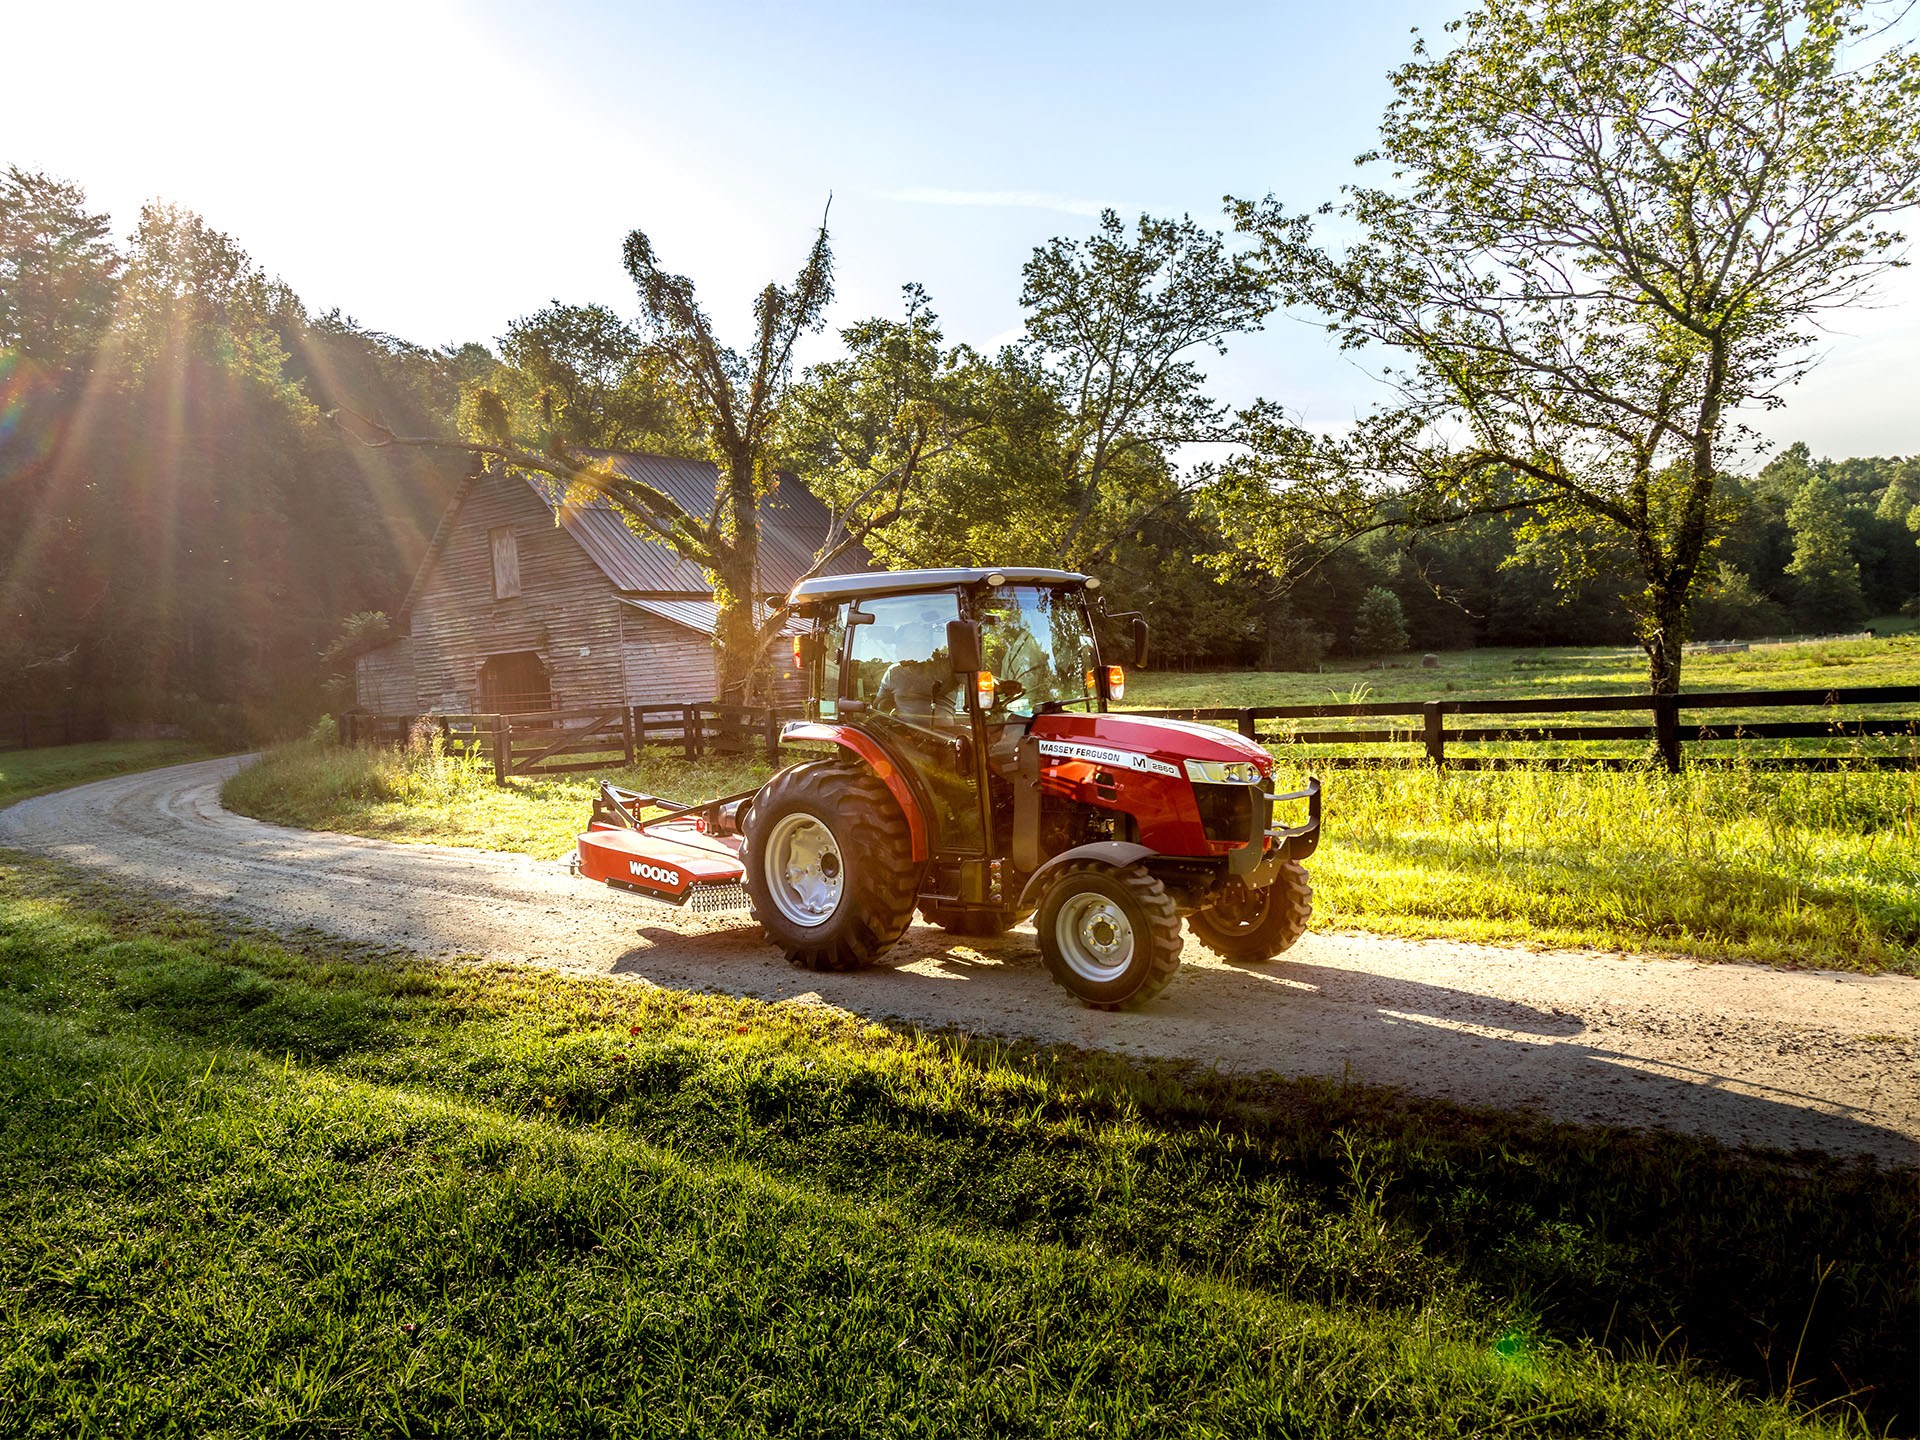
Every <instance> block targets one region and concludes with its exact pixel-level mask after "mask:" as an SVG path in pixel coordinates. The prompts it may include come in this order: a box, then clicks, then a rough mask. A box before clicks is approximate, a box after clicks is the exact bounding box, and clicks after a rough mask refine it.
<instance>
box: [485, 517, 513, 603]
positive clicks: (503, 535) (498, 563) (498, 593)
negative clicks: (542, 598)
mask: <svg viewBox="0 0 1920 1440" xmlns="http://www.w3.org/2000/svg"><path fill="white" fill-rule="evenodd" d="M487 538H488V539H489V540H491V541H492V542H493V598H494V599H496V600H511V599H513V598H514V596H516V595H518V594H519V593H520V546H519V544H518V543H517V542H516V541H515V540H514V538H513V527H512V526H509V525H500V526H497V527H495V528H494V529H492V530H489V531H488V532H487Z"/></svg>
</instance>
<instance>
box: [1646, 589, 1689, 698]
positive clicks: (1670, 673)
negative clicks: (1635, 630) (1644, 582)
mask: <svg viewBox="0 0 1920 1440" xmlns="http://www.w3.org/2000/svg"><path fill="white" fill-rule="evenodd" d="M1648 592H1649V593H1648V600H1649V608H1648V612H1647V614H1646V615H1645V616H1644V617H1643V618H1642V620H1641V622H1640V648H1641V649H1643V650H1645V651H1646V652H1647V688H1648V689H1649V690H1650V691H1651V692H1652V693H1653V694H1655V695H1678V694H1679V693H1680V661H1681V658H1682V656H1683V654H1684V647H1685V645H1686V639H1687V596H1686V591H1685V590H1684V589H1680V588H1678V587H1675V586H1672V585H1666V584H1660V583H1655V584H1653V585H1651V586H1649V587H1648Z"/></svg>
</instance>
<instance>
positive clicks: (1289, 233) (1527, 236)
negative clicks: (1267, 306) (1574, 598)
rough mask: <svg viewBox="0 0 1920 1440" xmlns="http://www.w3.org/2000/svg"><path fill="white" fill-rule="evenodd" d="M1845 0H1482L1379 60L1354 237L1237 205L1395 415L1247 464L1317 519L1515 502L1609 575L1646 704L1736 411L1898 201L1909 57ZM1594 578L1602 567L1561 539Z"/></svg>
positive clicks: (1802, 334) (1792, 348) (1265, 260)
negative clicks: (1441, 40)
mask: <svg viewBox="0 0 1920 1440" xmlns="http://www.w3.org/2000/svg"><path fill="white" fill-rule="evenodd" d="M1866 9H1867V3H1866V0H1797V3H1790V0H1690V3H1688V4H1685V5H1676V4H1673V3H1671V0H1481V3H1480V4H1479V5H1478V7H1477V8H1476V9H1475V10H1474V11H1473V12H1472V13H1471V14H1470V15H1469V16H1467V17H1466V18H1465V19H1464V20H1460V21H1455V22H1453V23H1452V24H1451V25H1449V27H1448V32H1449V34H1451V35H1453V36H1454V37H1456V39H1455V44H1454V47H1453V48H1452V49H1451V50H1449V51H1447V52H1446V53H1445V54H1442V55H1439V56H1433V55H1430V54H1429V53H1428V51H1427V49H1426V47H1425V44H1424V42H1421V43H1419V44H1417V45H1416V47H1415V57H1414V59H1413V60H1412V61H1410V62H1409V63H1407V64H1406V65H1404V66H1402V67H1401V68H1400V69H1399V70H1398V71H1396V72H1395V73H1394V75H1393V77H1392V78H1393V85H1394V90H1395V95H1396V98H1395V100H1394V101H1393V103H1392V104H1391V106H1390V107H1389V108H1388V110H1387V113H1386V116H1385V118H1384V120H1383V123H1382V128H1381V143H1380V148H1379V150H1378V151H1377V152H1375V153H1374V154H1371V155H1368V156H1363V157H1361V158H1362V161H1363V162H1369V161H1371V162H1384V163H1385V164H1387V165H1389V166H1390V167H1391V170H1392V188H1381V187H1371V186H1362V187H1357V188H1353V189H1351V190H1349V191H1348V198H1347V200H1346V202H1345V203H1344V204H1342V205H1341V206H1340V207H1339V208H1338V210H1337V211H1334V210H1332V208H1331V207H1325V208H1323V210H1322V212H1321V213H1322V214H1323V215H1326V214H1334V215H1336V216H1337V218H1338V220H1339V222H1340V223H1341V224H1343V225H1346V226H1351V227H1353V228H1354V229H1356V230H1357V231H1358V232H1359V235H1360V238H1359V239H1358V240H1357V241H1356V242H1355V243H1353V244H1352V245H1351V246H1350V247H1348V248H1347V249H1346V250H1345V251H1344V252H1343V253H1334V252H1331V251H1329V250H1326V249H1323V248H1321V247H1320V246H1319V245H1317V244H1316V243H1315V234H1314V218H1313V217H1310V216H1306V215H1296V214H1291V213H1288V212H1287V211H1286V210H1284V208H1283V207H1282V206H1281V205H1280V204H1278V203H1277V202H1276V201H1274V200H1273V199H1272V198H1271V197H1269V198H1268V199H1267V200H1265V201H1262V202H1247V201H1235V202H1232V204H1233V210H1234V213H1235V214H1236V216H1237V218H1238V223H1239V224H1240V226H1241V227H1242V228H1243V229H1244V230H1246V231H1248V232H1250V233H1252V234H1254V235H1255V236H1257V237H1258V238H1259V241H1260V244H1261V247H1262V248H1261V254H1260V260H1261V263H1262V264H1263V266H1264V268H1265V270H1266V273H1267V275H1268V276H1269V278H1270V280H1271V283H1272V285H1273V287H1274V289H1275V291H1276V293H1277V294H1278V295H1280V296H1281V297H1282V298H1283V299H1284V300H1285V301H1286V302H1287V303H1288V304H1290V305H1296V306H1304V307H1309V308H1312V309H1314V310H1317V311H1319V312H1321V313H1322V314H1324V315H1325V316H1327V317H1329V322H1330V323H1329V328H1330V329H1331V330H1332V331H1333V332H1334V333H1335V334H1337V335H1338V336H1339V338H1340V341H1341V343H1342V344H1343V345H1344V346H1348V347H1358V346H1365V345H1378V346H1383V347H1386V348H1387V349H1389V350H1391V351H1392V352H1394V353H1395V355H1396V356H1397V357H1398V368H1395V369H1393V370H1390V371H1389V372H1388V376H1389V379H1390V380H1391V382H1392V384H1393V385H1394V386H1395V387H1396V389H1397V391H1398V399H1397V401H1396V402H1395V403H1393V404H1391V405H1389V406H1387V407H1385V408H1383V409H1382V410H1380V411H1378V412H1375V413H1373V414H1371V415H1369V416H1367V417H1365V418H1364V419H1363V420H1362V421H1361V422H1360V423H1359V424H1358V425H1357V426H1356V427H1355V429H1354V430H1353V432H1352V433H1351V434H1349V435H1346V436H1340V437H1327V436H1319V437H1315V436H1305V435H1302V434H1299V433H1289V432H1287V431H1286V430H1285V429H1284V427H1276V428H1275V430H1274V434H1273V436H1271V437H1270V438H1273V439H1277V441H1278V443H1275V444H1271V445H1269V446H1268V447H1267V450H1266V453H1264V454H1261V455H1257V456H1256V457H1254V460H1253V462H1252V464H1253V466H1254V468H1255V469H1256V471H1257V472H1258V473H1259V474H1260V475H1261V477H1262V478H1263V479H1264V480H1266V481H1268V482H1271V483H1275V484H1279V485H1282V486H1290V487H1292V488H1293V489H1294V490H1296V491H1297V492H1298V494H1297V495H1296V496H1294V497H1292V500H1291V501H1289V498H1288V497H1286V496H1282V497H1280V500H1279V502H1278V503H1280V504H1282V505H1285V504H1288V503H1292V504H1293V506H1294V508H1295V511H1296V512H1297V513H1298V514H1299V515H1300V516H1303V517H1306V518H1313V519H1318V520H1321V521H1324V522H1326V523H1327V524H1330V525H1333V526H1335V527H1347V528H1349V529H1356V530H1357V529H1362V528H1366V527H1368V526H1372V525H1378V524H1416V525H1419V524H1426V525H1436V524H1444V523H1447V522H1449V521H1451V520H1454V519H1457V518H1458V517H1460V516H1462V515H1466V514H1471V513H1476V512H1487V511H1503V510H1504V511H1508V512H1518V511H1524V512H1526V513H1528V514H1529V515H1530V517H1531V521H1532V525H1533V527H1534V534H1535V535H1536V537H1537V538H1546V537H1548V536H1550V535H1551V534H1552V533H1554V532H1559V533H1560V534H1562V535H1565V536H1571V535H1573V534H1575V533H1576V532H1581V531H1584V532H1586V533H1588V534H1590V535H1594V536H1597V537H1599V539H1600V540H1601V541H1602V542H1604V543H1606V544H1608V545H1610V547H1611V549H1612V551H1613V552H1615V554H1617V556H1618V559H1619V560H1620V561H1622V562H1624V563H1626V564H1629V565H1631V566H1632V570H1633V573H1634V575H1635V576H1636V580H1637V584H1638V591H1637V593H1636V595H1635V596H1634V601H1633V603H1634V606H1635V611H1636V624H1637V631H1638V638H1639V640H1640V643H1641V645H1642V646H1643V647H1644V649H1645V650H1646V653H1647V660H1648V679H1649V683H1650V685H1651V688H1652V689H1653V690H1654V691H1655V692H1656V693H1668V692H1672V691H1675V690H1677V689H1678V687H1679V683H1680V665H1681V653H1682V650H1681V647H1682V642H1683V641H1684V639H1685V636H1686V611H1687V602H1688V598H1689V595H1690V593H1691V590H1692V587H1693V584H1694V582H1695V579H1696V577H1697V576H1698V575H1699V574H1700V572H1701V566H1702V563H1703V561H1704V560H1705V559H1706V557H1707V556H1708V554H1709V552H1710V549H1711V546H1712V544H1713V541H1714V539H1715V536H1716V534H1717V531H1718V526H1719V524H1720V522H1721V521H1722V519H1723V518H1724V516H1723V514H1722V509H1721V499H1722V497H1721V494H1720V485H1721V481H1722V479H1723V477H1724V474H1725V466H1726V464H1727V461H1728V457H1729V456H1730V455H1731V454H1732V453H1733V452H1734V451H1735V450H1736V449H1737V448H1738V447H1739V446H1740V445H1741V444H1742V443H1743V442H1744V441H1745V440H1746V439H1748V438H1749V432H1748V431H1747V430H1746V429H1745V427H1744V426H1743V425H1742V424H1741V423H1740V421H1739V412H1740V411H1741V410H1742V409H1743V408H1752V407H1756V406H1759V407H1765V406H1772V405H1777V404H1779V403H1781V402H1782V393H1781V392H1782V391H1783V390H1784V388H1785V387H1786V386H1788V385H1789V384H1791V383H1792V382H1793V381H1794V380H1795V379H1797V378H1798V377H1799V376H1800V375H1801V374H1802V373H1804V371H1805V370H1806V369H1807V368H1808V366H1809V365H1811V364H1812V362H1813V360H1814V358H1815V354H1814V351H1813V349H1812V346H1811V343H1810V342H1811V338H1812V325H1813V322H1814V321H1815V319H1816V317H1817V316H1819V315H1820V314H1821V313H1822V312H1823V311H1826V310H1829V309H1831V308H1833V307H1836V306H1840V305H1844V304H1846V303H1848V302H1850V301H1853V300H1856V299H1858V298H1859V297H1860V296H1861V295H1862V293H1863V292H1864V291H1865V290H1866V289H1867V287H1868V286H1869V284H1870V282H1871V281H1872V280H1873V279H1874V277H1875V276H1876V275H1877V274H1878V273H1879V272H1880V271H1882V270H1884V269H1885V268H1887V267H1888V266H1890V265H1894V264H1898V263H1901V262H1900V259H1899V255H1900V251H1899V246H1900V243H1901V240H1902V237H1901V236H1900V235H1899V234H1898V233H1897V232H1896V231H1895V230H1893V229H1892V228H1891V217H1893V216H1895V215H1896V214H1897V213H1899V212H1901V211H1903V210H1905V209H1907V208H1909V207H1910V206H1912V205H1913V204H1914V203H1915V200H1916V197H1917V196H1920V59H1916V57H1915V56H1914V55H1913V54H1912V53H1911V52H1910V51H1908V50H1906V49H1903V48H1892V49H1888V50H1886V51H1885V52H1884V53H1882V54H1880V55H1879V56H1878V57H1877V58H1874V59H1871V60H1869V61H1867V62H1866V63H1865V64H1863V65H1860V66H1858V67H1857V68H1853V69H1848V68H1846V66H1845V64H1844V63H1843V60H1844V58H1845V55H1846V53H1847V51H1848V50H1849V47H1852V46H1856V45H1860V46H1865V45H1869V44H1870V43H1871V41H1870V38H1869V36H1868V34H1867V26H1866V23H1865V20H1864V19H1863V16H1864V15H1865V12H1866ZM1566 549H1567V552H1568V553H1569V555H1571V556H1573V558H1576V559H1579V558H1582V557H1583V556H1584V559H1585V561H1586V564H1587V566H1588V567H1589V568H1598V567H1599V566H1601V565H1603V564H1606V563H1612V561H1613V558H1614V555H1612V554H1608V553H1605V552H1596V551H1595V550H1594V548H1593V546H1592V544H1591V543H1590V542H1586V541H1582V542H1580V543H1579V544H1577V545H1574V544H1569V545H1568V546H1567V547H1566Z"/></svg>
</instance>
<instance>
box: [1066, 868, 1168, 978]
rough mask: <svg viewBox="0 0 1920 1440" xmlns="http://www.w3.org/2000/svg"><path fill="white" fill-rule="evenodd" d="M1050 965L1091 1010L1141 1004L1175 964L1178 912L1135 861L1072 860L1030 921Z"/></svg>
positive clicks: (1159, 885)
mask: <svg viewBox="0 0 1920 1440" xmlns="http://www.w3.org/2000/svg"><path fill="white" fill-rule="evenodd" d="M1034 928H1035V929H1037V930H1038V931H1039V932H1040V955H1041V958H1042V959H1044V960H1045V961H1046V962H1047V972H1048V973H1049V974H1051V975H1052V976H1053V978H1054V980H1055V981H1057V982H1058V983H1059V984H1060V985H1061V986H1062V987H1063V988H1064V989H1066V990H1069V991H1071V992H1072V993H1073V994H1075V995H1077V996H1078V997H1079V998H1080V1000H1081V1002H1082V1003H1084V1004H1086V1005H1090V1006H1092V1007H1093V1008H1094V1009H1096V1010H1120V1009H1125V1008H1131V1007H1133V1006H1136V1005H1144V1004H1146V1003H1147V1002H1148V1001H1149V1000H1151V999H1153V998H1154V997H1155V996H1156V995H1158V994H1159V993H1160V992H1161V991H1162V990H1164V989H1166V988H1167V986H1168V985H1169V984H1170V983H1172V981H1173V977H1174V973H1175V972H1176V971H1178V970H1179V968H1180V943H1181V936H1180V911H1179V908H1178V907H1177V906H1176V905H1175V904H1174V903H1173V897H1172V896H1171V895H1169V894H1167V891H1166V887H1165V886H1163V885H1162V884H1161V883H1160V882H1159V881H1158V880H1156V879H1155V878H1154V877H1153V876H1152V875H1150V874H1149V873H1148V872H1147V871H1145V870H1143V869H1141V868H1140V867H1139V866H1138V865H1125V866H1121V867H1119V868H1117V869H1116V868H1114V867H1112V866H1108V865H1099V864H1077V865H1070V866H1068V867H1067V868H1066V870H1065V871H1064V872H1063V873H1062V874H1061V875H1060V876H1059V878H1058V879H1056V880H1055V881H1054V882H1053V884H1052V885H1051V886H1049V887H1048V889H1047V893H1046V898H1045V899H1043V900H1042V901H1041V902H1040V913H1039V915H1038V916H1037V917H1036V919H1035V920H1034Z"/></svg>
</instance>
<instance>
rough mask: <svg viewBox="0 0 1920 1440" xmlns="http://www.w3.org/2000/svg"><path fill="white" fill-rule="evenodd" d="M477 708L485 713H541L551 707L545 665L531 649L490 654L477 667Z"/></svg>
mask: <svg viewBox="0 0 1920 1440" xmlns="http://www.w3.org/2000/svg"><path fill="white" fill-rule="evenodd" d="M480 709H481V711H482V713H484V714H487V715H544V714H546V713H547V712H548V711H550V710H552V709H553V690H552V687H551V686H550V685H549V684H548V681H547V667H546V666H545V665H543V664H542V663H541V662H540V657H539V656H538V655H536V654H534V653H533V651H531V650H515V651H512V652H510V653H509V654H506V655H489V656H488V657H487V662H486V663H485V664H484V665H482V666H481V667H480Z"/></svg>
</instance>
